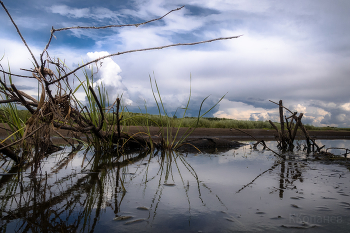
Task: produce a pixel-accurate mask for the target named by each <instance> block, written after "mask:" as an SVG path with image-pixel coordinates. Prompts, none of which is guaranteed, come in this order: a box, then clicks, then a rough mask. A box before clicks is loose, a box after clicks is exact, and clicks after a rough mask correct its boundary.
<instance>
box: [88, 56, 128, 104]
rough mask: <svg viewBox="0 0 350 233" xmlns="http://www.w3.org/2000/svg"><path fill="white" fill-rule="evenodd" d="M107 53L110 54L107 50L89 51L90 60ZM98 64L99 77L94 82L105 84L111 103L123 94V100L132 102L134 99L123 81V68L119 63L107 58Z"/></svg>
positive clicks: (126, 102)
mask: <svg viewBox="0 0 350 233" xmlns="http://www.w3.org/2000/svg"><path fill="white" fill-rule="evenodd" d="M106 55H109V53H108V52H105V51H103V52H89V53H87V56H88V57H89V59H90V60H95V59H97V58H100V57H103V56H106ZM97 66H98V73H97V77H99V79H98V80H97V81H96V82H95V83H94V85H101V84H103V85H104V87H105V88H106V90H107V92H108V95H109V99H110V103H113V102H114V101H115V99H116V98H117V97H121V96H123V101H124V103H125V104H127V105H130V104H132V100H130V99H129V98H128V93H127V89H126V87H125V86H124V84H123V83H122V77H121V76H120V73H121V72H122V70H121V68H120V67H119V65H118V64H117V63H115V62H114V61H113V60H112V58H105V59H103V60H100V62H99V63H98V64H97Z"/></svg>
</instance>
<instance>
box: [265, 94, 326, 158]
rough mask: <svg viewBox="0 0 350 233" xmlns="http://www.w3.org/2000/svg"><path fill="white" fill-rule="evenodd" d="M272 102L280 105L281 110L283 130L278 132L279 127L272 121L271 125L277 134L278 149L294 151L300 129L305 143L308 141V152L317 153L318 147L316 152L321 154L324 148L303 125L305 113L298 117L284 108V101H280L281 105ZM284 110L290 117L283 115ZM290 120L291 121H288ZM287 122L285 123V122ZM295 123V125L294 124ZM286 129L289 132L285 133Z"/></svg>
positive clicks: (295, 113)
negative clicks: (302, 119)
mask: <svg viewBox="0 0 350 233" xmlns="http://www.w3.org/2000/svg"><path fill="white" fill-rule="evenodd" d="M270 102H272V103H274V104H276V105H278V108H279V115H280V125H281V129H280V130H278V128H277V126H276V125H275V124H274V123H273V122H272V121H271V120H270V121H269V122H270V124H271V126H272V127H273V128H274V129H275V130H276V132H277V137H276V139H277V141H278V147H279V148H280V149H281V150H283V151H286V150H290V151H292V150H293V149H294V140H295V138H296V135H297V131H298V129H300V130H301V131H302V132H303V134H304V136H305V141H306V145H307V151H308V152H310V151H315V147H316V151H317V152H319V151H320V150H321V149H322V148H323V147H319V146H318V145H317V144H316V142H315V139H313V138H311V137H310V135H309V133H308V132H307V130H306V128H305V126H304V125H303V123H302V122H301V118H302V117H303V115H304V114H303V113H300V114H299V116H298V117H297V114H298V113H297V112H292V111H291V110H289V109H288V108H286V107H284V106H283V103H282V100H280V101H279V103H276V102H273V101H271V100H270ZM283 109H285V110H287V111H288V112H289V113H290V114H292V115H290V116H288V117H287V116H285V115H284V113H283ZM289 119H290V121H288V120H289ZM284 121H285V122H284ZM293 121H294V122H295V123H294V122H293ZM285 128H286V129H287V132H288V133H287V132H286V131H285Z"/></svg>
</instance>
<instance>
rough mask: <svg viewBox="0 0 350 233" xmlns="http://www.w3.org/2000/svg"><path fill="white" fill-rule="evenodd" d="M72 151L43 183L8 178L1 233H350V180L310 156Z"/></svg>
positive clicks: (1, 185) (46, 167) (58, 158)
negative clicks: (110, 154)
mask: <svg viewBox="0 0 350 233" xmlns="http://www.w3.org/2000/svg"><path fill="white" fill-rule="evenodd" d="M318 142H319V143H320V144H324V145H326V147H327V148H328V147H345V148H349V146H350V144H349V141H346V140H320V141H318ZM268 146H269V147H270V148H275V146H276V143H275V142H269V144H268ZM68 149H69V148H67V152H66V153H62V152H60V153H57V154H55V155H52V156H50V157H49V158H47V159H46V160H45V161H44V162H43V163H42V168H41V175H37V176H29V175H30V173H29V172H30V168H28V169H27V170H26V171H24V172H23V171H22V172H21V173H16V174H14V175H1V176H0V198H1V200H0V201H1V210H2V212H1V214H0V219H1V221H0V224H1V225H0V230H1V232H235V231H253V232H255V231H273V232H279V231H283V232H285V231H287V232H329V231H330V230H333V231H337V232H347V231H348V230H349V229H350V217H349V216H350V215H349V214H350V196H349V195H350V181H349V178H350V172H349V170H348V169H347V168H346V167H345V166H344V165H340V164H335V163H325V162H322V161H311V160H310V159H308V157H307V156H306V155H305V152H302V151H300V152H295V153H294V154H289V156H288V159H287V160H285V161H282V160H280V159H278V158H277V157H275V156H274V155H273V153H272V152H269V151H263V150H261V149H260V150H252V149H251V147H250V145H247V146H244V147H241V148H238V149H232V150H228V151H223V152H220V151H215V152H212V153H202V154H194V153H188V154H186V153H185V154H181V153H175V152H172V153H171V152H169V153H168V152H167V153H161V152H158V153H153V154H131V155H128V156H123V157H121V158H119V159H116V158H112V159H111V158H109V159H106V156H100V157H98V156H97V155H96V154H95V155H94V154H93V153H92V152H91V151H88V152H86V151H85V152H84V151H80V152H77V153H73V154H70V155H69V156H68V157H67V155H68V154H69V150H68ZM276 150H277V149H276ZM341 152H342V151H341V150H334V153H338V154H340V153H341ZM311 157H312V156H311ZM3 170H5V171H9V172H13V171H15V170H14V169H12V170H10V168H9V167H7V168H6V167H4V166H3Z"/></svg>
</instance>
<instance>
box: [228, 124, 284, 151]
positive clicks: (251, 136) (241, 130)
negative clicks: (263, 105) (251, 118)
mask: <svg viewBox="0 0 350 233" xmlns="http://www.w3.org/2000/svg"><path fill="white" fill-rule="evenodd" d="M234 129H235V130H238V131H239V132H242V133H244V134H246V135H248V136H250V137H252V138H253V139H254V140H256V141H258V142H259V143H261V144H262V145H263V146H264V147H266V148H267V149H268V150H269V151H271V152H273V153H274V154H275V155H278V156H279V157H280V158H284V156H282V155H280V154H278V153H277V152H275V151H273V150H271V149H270V148H269V147H268V146H266V144H265V143H262V142H261V141H259V140H258V139H256V138H255V137H254V136H253V135H250V134H249V133H247V132H244V131H243V130H240V129H237V128H234Z"/></svg>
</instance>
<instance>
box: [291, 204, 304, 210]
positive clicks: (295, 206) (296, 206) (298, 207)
mask: <svg viewBox="0 0 350 233" xmlns="http://www.w3.org/2000/svg"><path fill="white" fill-rule="evenodd" d="M290 206H291V207H294V208H297V209H300V208H301V207H300V206H298V205H295V204H291V205H290Z"/></svg>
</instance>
